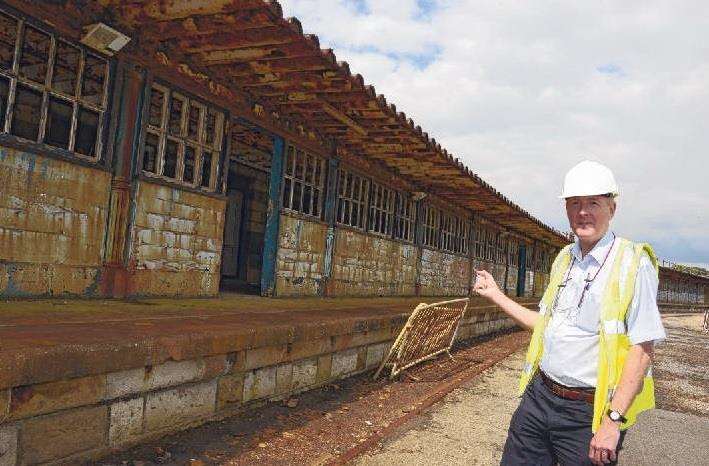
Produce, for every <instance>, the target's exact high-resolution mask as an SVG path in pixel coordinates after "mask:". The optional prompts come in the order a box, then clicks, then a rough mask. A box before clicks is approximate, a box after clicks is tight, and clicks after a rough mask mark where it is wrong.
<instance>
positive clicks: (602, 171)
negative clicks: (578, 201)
mask: <svg viewBox="0 0 709 466" xmlns="http://www.w3.org/2000/svg"><path fill="white" fill-rule="evenodd" d="M603 194H612V195H613V196H617V195H618V185H617V184H616V182H615V177H614V176H613V172H612V171H611V170H610V168H608V167H606V166H605V165H602V164H600V163H598V162H592V161H591V160H584V161H583V162H579V163H578V164H576V165H574V167H573V168H571V170H569V171H568V172H567V173H566V177H565V178H564V190H563V191H562V193H561V196H559V198H561V199H567V198H569V197H574V196H600V195H603Z"/></svg>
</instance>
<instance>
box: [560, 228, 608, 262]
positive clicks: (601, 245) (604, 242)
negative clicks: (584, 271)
mask: <svg viewBox="0 0 709 466" xmlns="http://www.w3.org/2000/svg"><path fill="white" fill-rule="evenodd" d="M614 239H615V235H614V234H613V232H611V231H610V230H608V231H607V232H606V234H605V235H603V238H601V239H600V240H599V241H598V242H597V243H596V245H595V246H594V247H593V249H591V252H589V253H588V256H591V257H592V258H593V259H594V260H595V261H596V262H597V263H598V264H600V263H601V262H602V261H603V259H604V258H605V257H606V254H608V250H609V249H610V248H611V247H612V246H613V240H614ZM571 254H573V256H574V257H575V258H576V260H577V261H578V262H581V261H582V259H581V243H579V240H578V238H576V241H575V242H574V245H573V246H572V247H571Z"/></svg>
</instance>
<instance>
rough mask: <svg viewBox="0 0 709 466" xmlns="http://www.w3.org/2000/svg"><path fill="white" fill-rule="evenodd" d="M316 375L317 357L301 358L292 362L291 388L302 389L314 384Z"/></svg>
mask: <svg viewBox="0 0 709 466" xmlns="http://www.w3.org/2000/svg"><path fill="white" fill-rule="evenodd" d="M317 375H318V358H310V359H303V360H301V361H296V362H294V363H293V378H292V382H291V387H292V390H294V391H297V390H302V389H304V388H306V387H309V386H311V385H314V384H315V382H316V380H317Z"/></svg>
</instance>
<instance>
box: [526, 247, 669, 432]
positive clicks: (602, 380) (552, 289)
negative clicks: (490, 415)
mask: <svg viewBox="0 0 709 466" xmlns="http://www.w3.org/2000/svg"><path fill="white" fill-rule="evenodd" d="M618 241H619V245H618V246H619V247H618V252H617V253H616V256H615V260H614V261H613V265H612V267H613V268H612V269H611V272H610V276H609V277H608V281H607V282H606V289H605V290H604V292H603V298H602V300H601V312H600V316H601V321H600V325H599V332H598V333H599V334H598V338H599V339H600V341H599V352H598V353H599V354H598V377H597V383H596V393H595V398H594V402H593V425H592V430H593V432H596V430H597V429H598V427H599V426H600V425H601V420H602V419H603V416H604V415H605V413H606V412H607V411H608V408H609V407H610V401H611V399H612V398H613V393H614V392H615V389H616V387H617V385H618V382H619V381H620V375H621V373H622V371H623V367H624V366H625V358H626V356H627V354H628V350H629V349H630V340H629V338H628V335H627V333H626V326H625V316H626V314H627V312H628V308H629V307H630V303H631V301H632V300H633V293H634V290H635V277H636V276H637V273H638V267H639V265H640V258H641V257H642V255H643V253H646V254H647V255H648V256H649V257H650V261H651V262H652V263H653V265H654V266H655V271H657V270H658V267H657V257H656V256H655V252H654V251H653V250H652V248H651V247H650V245H648V244H644V243H643V244H640V243H638V244H635V243H633V242H631V241H628V240H627V239H623V238H618ZM570 261H571V245H568V246H566V247H565V248H564V249H562V250H561V252H560V253H559V255H557V256H556V259H554V263H553V264H552V267H551V274H550V279H549V286H548V287H547V289H546V291H545V292H544V296H542V303H544V305H545V306H546V309H547V312H545V314H544V315H543V316H540V318H539V319H538V320H537V323H536V325H535V326H534V331H533V333H532V340H531V341H530V343H529V349H528V350H527V358H526V362H525V365H524V369H523V371H522V377H521V379H520V382H519V394H520V396H521V395H522V394H523V393H524V390H525V389H526V388H527V385H528V384H529V382H530V381H531V380H532V378H533V377H534V375H535V373H536V372H537V369H538V367H539V362H540V361H541V359H542V353H543V352H544V331H545V329H546V326H547V324H548V323H549V319H550V317H551V314H552V312H553V311H554V310H553V309H552V305H553V302H554V298H555V296H556V293H557V290H558V289H559V285H560V284H561V282H562V281H563V279H564V274H565V273H566V270H567V269H568V267H569V263H570ZM654 407H655V383H654V381H653V379H652V375H651V371H650V370H648V373H647V374H646V375H645V378H644V380H643V387H642V390H641V391H640V393H638V394H637V396H636V397H635V399H634V400H633V403H632V404H631V405H630V408H629V409H628V411H627V412H626V413H625V417H626V419H627V422H625V423H623V424H622V425H621V427H620V428H621V429H622V430H625V429H627V428H628V427H630V426H632V425H633V424H635V420H636V419H637V416H638V414H640V413H641V412H643V411H645V410H648V409H652V408H654Z"/></svg>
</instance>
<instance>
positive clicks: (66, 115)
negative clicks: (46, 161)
mask: <svg viewBox="0 0 709 466" xmlns="http://www.w3.org/2000/svg"><path fill="white" fill-rule="evenodd" d="M73 114H74V106H73V105H72V104H71V103H70V102H67V101H66V100H63V99H59V98H57V97H50V98H49V109H48V112H47V132H46V136H45V138H44V142H46V143H47V144H51V145H52V146H56V147H61V148H62V149H69V135H70V134H71V119H72V117H73Z"/></svg>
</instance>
